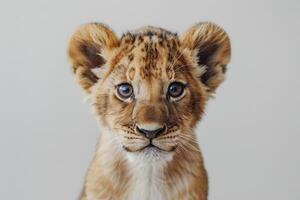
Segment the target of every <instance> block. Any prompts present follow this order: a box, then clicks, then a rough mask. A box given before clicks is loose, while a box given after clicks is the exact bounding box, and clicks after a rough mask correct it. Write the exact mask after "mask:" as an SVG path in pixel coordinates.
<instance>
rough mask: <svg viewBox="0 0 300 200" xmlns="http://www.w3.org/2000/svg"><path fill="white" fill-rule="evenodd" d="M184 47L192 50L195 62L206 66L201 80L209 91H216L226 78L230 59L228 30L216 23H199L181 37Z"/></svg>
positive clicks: (200, 65) (199, 65)
mask: <svg viewBox="0 0 300 200" xmlns="http://www.w3.org/2000/svg"><path fill="white" fill-rule="evenodd" d="M181 42H182V45H183V47H184V48H188V49H190V50H191V51H192V56H193V57H194V60H195V64H196V65H197V66H198V67H204V68H205V71H204V73H202V74H201V76H200V80H201V82H202V83H203V84H205V85H206V86H207V90H208V92H214V91H215V89H216V88H217V87H218V86H219V85H220V83H222V82H223V80H224V78H225V72H226V65H227V64H228V63H229V60H230V40H229V37H228V35H227V34H226V32H225V31H224V30H223V29H222V28H221V27H219V26H218V25H216V24H213V23H209V22H205V23H198V24H196V25H194V26H192V27H191V28H189V29H188V30H187V31H186V32H185V33H184V34H183V35H182V37H181Z"/></svg>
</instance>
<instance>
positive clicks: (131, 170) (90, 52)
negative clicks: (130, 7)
mask: <svg viewBox="0 0 300 200" xmlns="http://www.w3.org/2000/svg"><path fill="white" fill-rule="evenodd" d="M68 53H69V58H70V61H71V64H72V70H73V73H74V77H75V79H76V81H77V82H78V83H79V85H80V86H81V87H82V88H83V90H84V91H85V92H86V93H87V95H88V96H89V97H90V100H91V106H92V107H93V110H94V113H95V115H96V117H97V120H98V121H99V122H100V124H101V127H102V133H101V138H100V141H99V145H98V147H97V149H96V153H95V157H94V159H93V161H92V163H91V165H90V168H89V170H88V173H87V175H86V179H85V185H84V189H83V192H82V195H81V200H206V199H207V195H208V180H207V174H206V171H205V167H204V164H203V159H202V155H201V152H200V150H199V146H198V142H197V140H196V135H195V132H194V128H195V126H196V124H197V122H198V121H199V120H200V119H201V117H202V115H203V111H204V108H205V104H206V102H207V100H208V99H209V97H210V96H211V95H212V94H213V93H214V92H215V90H216V88H217V87H218V86H219V85H220V83H221V82H222V81H223V80H224V74H225V72H226V65H227V64H228V62H229V60H230V41H229V38H228V35H227V34H226V33H225V32H224V30H223V29H222V28H220V27H219V26H217V25H215V24H213V23H198V24H195V25H194V26H192V27H191V28H189V29H188V30H187V31H186V32H185V33H184V34H182V35H180V36H178V35H177V34H176V33H172V32H170V31H167V30H165V29H162V28H157V27H151V26H146V27H143V28H140V29H138V30H135V31H132V32H128V33H126V34H123V35H122V36H121V37H117V36H116V35H115V34H114V32H113V31H112V30H111V29H109V28H108V27H107V26H105V25H103V24H100V23H90V24H85V25H82V26H80V27H79V28H78V29H77V30H76V31H75V33H74V34H73V36H72V37H71V40H70V43H69V50H68Z"/></svg>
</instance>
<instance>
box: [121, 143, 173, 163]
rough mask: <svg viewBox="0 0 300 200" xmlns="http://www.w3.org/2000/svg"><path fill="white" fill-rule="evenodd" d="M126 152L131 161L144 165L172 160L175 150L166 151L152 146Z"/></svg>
mask: <svg viewBox="0 0 300 200" xmlns="http://www.w3.org/2000/svg"><path fill="white" fill-rule="evenodd" d="M126 154H127V158H128V160H129V161H130V162H132V163H135V164H139V165H144V164H155V163H157V164H159V163H160V164H162V163H166V162H169V161H171V160H172V158H173V154H174V152H164V151H161V150H159V149H156V148H154V147H150V148H146V149H144V150H143V151H141V152H127V153H126Z"/></svg>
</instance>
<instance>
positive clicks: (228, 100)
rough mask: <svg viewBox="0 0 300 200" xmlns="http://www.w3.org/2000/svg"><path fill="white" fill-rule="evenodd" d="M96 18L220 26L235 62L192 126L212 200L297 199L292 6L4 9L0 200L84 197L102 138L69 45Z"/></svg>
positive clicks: (297, 10) (299, 175)
mask: <svg viewBox="0 0 300 200" xmlns="http://www.w3.org/2000/svg"><path fill="white" fill-rule="evenodd" d="M95 21H96V22H104V23H106V24H108V25H109V26H110V27H112V29H113V30H115V32H116V33H117V34H118V35H121V34H122V32H125V31H127V30H131V29H135V28H138V27H140V26H144V25H155V26H161V27H164V28H166V29H169V30H171V31H177V32H179V33H182V32H183V31H185V30H186V29H187V28H188V27H189V26H191V25H192V24H194V23H195V22H199V21H213V22H216V23H218V24H220V25H221V26H222V27H224V29H225V30H226V31H227V32H228V34H229V35H230V37H231V41H232V61H231V63H230V65H229V66H228V73H227V79H226V81H225V82H224V84H222V85H221V87H220V88H219V89H218V90H217V93H216V95H215V97H216V98H215V99H212V100H211V101H210V102H209V104H208V107H207V109H206V115H205V117H204V119H203V120H202V121H201V122H200V124H199V126H198V129H197V132H198V135H199V142H200V146H201V149H202V151H203V154H204V158H205V163H206V167H207V170H208V173H209V180H210V192H209V193H210V195H209V196H210V197H209V199H210V200H283V199H287V200H299V199H300V121H299V118H300V105H299V104H300V94H299V91H300V89H299V88H300V78H299V74H300V55H299V52H300V30H299V29H300V23H299V22H300V3H299V1H298V0H289V1H279V0H273V1H271V0H270V1H262V0H248V1H241V0H236V1H233V0H231V1H216V0H207V1H201V0H198V1H188V0H186V1H174V0H173V1H166V0H165V1H163V0H151V1H140V0H135V1H131V0H127V1H125V0H119V1H110V0H106V1H100V0H97V1H96V0H94V1H74V0H73V1H66V0H65V1H63V0H36V1H35V0H26V1H21V0H19V1H14V0H10V1H8V0H7V1H5V0H2V1H1V2H0V22H1V26H0V27H1V28H0V30H1V31H0V35H1V37H0V58H1V59H0V63H1V68H0V69H1V71H0V72H1V78H0V89H1V99H0V120H1V121H0V122H1V124H0V134H1V137H0V158H1V160H0V196H1V197H0V198H1V199H6V200H19V199H23V200H53V199H56V200H73V199H75V198H76V197H77V196H78V194H79V193H80V191H81V187H82V184H83V178H84V175H85V172H86V170H87V167H88V165H89V163H90V161H91V159H92V156H93V152H94V149H95V145H96V141H97V139H98V137H99V135H100V132H99V130H98V127H97V124H96V121H95V119H94V117H93V116H92V114H91V111H90V108H89V106H88V103H83V95H82V92H81V90H80V88H79V87H78V86H77V85H76V84H75V82H74V81H73V78H72V75H71V70H70V65H69V63H68V60H67V55H66V48H67V42H68V39H69V36H70V34H71V33H72V32H73V31H74V29H75V28H76V27H77V26H78V25H80V24H82V23H86V22H95ZM145 178H146V177H145Z"/></svg>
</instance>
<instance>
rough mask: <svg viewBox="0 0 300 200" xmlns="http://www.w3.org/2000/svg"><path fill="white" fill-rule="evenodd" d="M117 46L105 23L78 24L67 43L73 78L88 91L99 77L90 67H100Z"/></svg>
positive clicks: (115, 39) (116, 40) (114, 37)
mask: <svg viewBox="0 0 300 200" xmlns="http://www.w3.org/2000/svg"><path fill="white" fill-rule="evenodd" d="M116 46H118V39H117V37H116V35H115V34H114V33H113V32H112V31H111V30H110V29H109V28H108V27H106V26H105V25H103V24H98V23H89V24H84V25H82V26H80V27H79V28H78V29H77V30H76V31H75V32H74V34H73V35H72V37H71V39H70V43H69V50H68V53H69V59H70V61H71V64H72V69H73V73H74V76H75V80H76V81H77V82H78V83H79V85H80V86H81V87H82V88H83V89H84V90H85V91H86V92H88V93H89V92H90V89H91V86H93V85H94V84H95V83H96V82H97V81H98V79H99V77H98V76H96V74H95V73H93V71H92V69H95V68H100V67H101V66H103V65H104V64H105V62H106V59H107V57H108V54H109V52H110V51H111V50H113V49H114V48H115V47H116Z"/></svg>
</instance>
